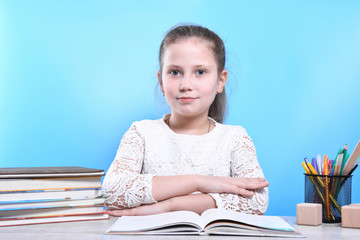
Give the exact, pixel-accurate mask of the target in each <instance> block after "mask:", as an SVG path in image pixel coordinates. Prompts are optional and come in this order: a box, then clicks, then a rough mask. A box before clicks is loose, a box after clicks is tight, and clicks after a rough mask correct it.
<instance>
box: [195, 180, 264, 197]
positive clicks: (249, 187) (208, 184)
mask: <svg viewBox="0 0 360 240" xmlns="http://www.w3.org/2000/svg"><path fill="white" fill-rule="evenodd" d="M197 177H198V179H197V181H196V182H197V183H198V186H197V189H198V191H200V192H203V193H232V194H238V195H241V196H244V197H252V196H253V195H254V190H258V189H263V188H265V187H267V186H269V182H267V181H265V179H264V178H235V177H216V176H202V175H198V176H197Z"/></svg>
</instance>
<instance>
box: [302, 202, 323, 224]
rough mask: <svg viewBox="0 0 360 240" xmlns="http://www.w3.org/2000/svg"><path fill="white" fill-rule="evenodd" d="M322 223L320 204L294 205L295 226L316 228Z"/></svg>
mask: <svg viewBox="0 0 360 240" xmlns="http://www.w3.org/2000/svg"><path fill="white" fill-rule="evenodd" d="M321 223H322V205H321V204H320V203H299V204H297V205H296V224H299V225H310V226H317V225H320V224H321Z"/></svg>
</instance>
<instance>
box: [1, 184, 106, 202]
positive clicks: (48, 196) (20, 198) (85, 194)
mask: <svg viewBox="0 0 360 240" xmlns="http://www.w3.org/2000/svg"><path fill="white" fill-rule="evenodd" d="M101 195H102V192H101V188H93V189H66V190H60V191H56V190H53V191H51V190H37V191H14V192H1V193H0V204H5V203H21V202H36V201H41V200H44V201H46V200H52V201H54V200H55V201H56V200H57V201H60V200H65V199H84V198H97V197H100V196H101Z"/></svg>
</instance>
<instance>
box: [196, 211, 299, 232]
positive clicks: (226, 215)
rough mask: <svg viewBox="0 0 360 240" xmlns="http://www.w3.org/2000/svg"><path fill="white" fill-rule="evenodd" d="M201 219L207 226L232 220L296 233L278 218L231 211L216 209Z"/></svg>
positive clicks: (206, 213) (207, 212)
mask: <svg viewBox="0 0 360 240" xmlns="http://www.w3.org/2000/svg"><path fill="white" fill-rule="evenodd" d="M201 217H202V218H203V220H204V222H205V225H208V224H210V223H211V222H213V221H218V220H230V221H235V222H239V223H244V224H248V225H251V226H255V227H260V228H266V229H271V230H280V231H295V229H294V228H293V227H292V226H291V225H290V224H288V223H287V222H286V221H285V220H284V219H282V218H280V217H277V216H259V215H250V214H246V213H240V212H235V211H231V210H224V209H215V208H214V209H209V210H206V211H205V212H204V213H203V214H202V215H201Z"/></svg>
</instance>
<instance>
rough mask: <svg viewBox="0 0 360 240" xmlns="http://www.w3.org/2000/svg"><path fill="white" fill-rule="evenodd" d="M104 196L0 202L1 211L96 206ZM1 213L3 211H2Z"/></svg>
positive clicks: (100, 203) (103, 201) (101, 202)
mask: <svg viewBox="0 0 360 240" xmlns="http://www.w3.org/2000/svg"><path fill="white" fill-rule="evenodd" d="M105 199H106V198H104V197H98V198H87V199H65V200H61V201H55V200H40V201H39V200H38V201H33V202H28V201H25V202H18V203H4V204H0V212H1V211H5V210H18V209H40V208H56V207H77V206H96V205H103V204H104V203H105ZM0 214H1V213H0Z"/></svg>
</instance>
